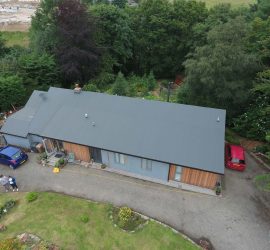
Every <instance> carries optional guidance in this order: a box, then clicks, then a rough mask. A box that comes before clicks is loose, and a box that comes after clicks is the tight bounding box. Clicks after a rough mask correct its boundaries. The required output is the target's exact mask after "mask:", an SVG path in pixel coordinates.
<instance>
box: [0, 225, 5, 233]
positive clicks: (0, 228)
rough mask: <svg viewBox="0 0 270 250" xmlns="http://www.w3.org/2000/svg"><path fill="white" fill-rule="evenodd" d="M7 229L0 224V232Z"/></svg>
mask: <svg viewBox="0 0 270 250" xmlns="http://www.w3.org/2000/svg"><path fill="white" fill-rule="evenodd" d="M6 230H7V227H6V226H5V225H3V224H0V232H3V231H6Z"/></svg>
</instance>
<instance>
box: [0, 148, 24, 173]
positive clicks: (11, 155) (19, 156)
mask: <svg viewBox="0 0 270 250" xmlns="http://www.w3.org/2000/svg"><path fill="white" fill-rule="evenodd" d="M27 159H28V155H27V154H26V153H24V152H23V151H22V150H21V149H19V148H15V147H11V146H6V147H4V148H0V163H1V164H5V165H8V166H9V167H10V168H12V169H15V168H17V167H18V166H20V165H21V164H23V163H24V162H25V161H27Z"/></svg>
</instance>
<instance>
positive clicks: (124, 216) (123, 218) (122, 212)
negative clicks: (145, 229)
mask: <svg viewBox="0 0 270 250" xmlns="http://www.w3.org/2000/svg"><path fill="white" fill-rule="evenodd" d="M132 215H133V212H132V210H131V208H129V207H121V208H120V209H119V213H118V218H119V226H120V227H125V226H126V225H127V224H128V223H129V221H130V220H131V217H132Z"/></svg>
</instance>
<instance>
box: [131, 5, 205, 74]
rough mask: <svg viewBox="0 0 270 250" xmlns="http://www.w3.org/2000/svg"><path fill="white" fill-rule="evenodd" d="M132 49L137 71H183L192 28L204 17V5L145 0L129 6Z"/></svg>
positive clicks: (165, 72)
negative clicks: (131, 20)
mask: <svg viewBox="0 0 270 250" xmlns="http://www.w3.org/2000/svg"><path fill="white" fill-rule="evenodd" d="M131 14H132V17H133V29H134V30H135V37H136V40H135V49H134V58H132V61H133V67H134V68H136V71H137V72H138V73H140V74H144V73H149V72H150V70H153V72H154V74H155V75H156V76H158V77H171V76H174V75H175V73H177V72H179V71H181V70H183V67H182V63H183V61H184V59H185V56H186V55H187V54H188V53H189V50H190V47H191V46H192V41H191V37H192V27H193V26H194V25H195V24H196V23H198V22H202V21H204V20H205V18H206V16H207V9H206V7H205V4H204V3H202V2H197V1H185V0H175V1H168V0H145V1H142V2H141V4H140V5H139V7H138V8H132V11H131Z"/></svg>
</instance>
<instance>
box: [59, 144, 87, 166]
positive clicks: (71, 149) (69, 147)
mask: <svg viewBox="0 0 270 250" xmlns="http://www.w3.org/2000/svg"><path fill="white" fill-rule="evenodd" d="M63 146H64V149H65V151H66V152H67V153H74V155H75V159H76V160H81V161H85V162H90V159H91V157H90V149H89V147H87V146H82V145H78V144H74V143H69V142H64V143H63Z"/></svg>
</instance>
